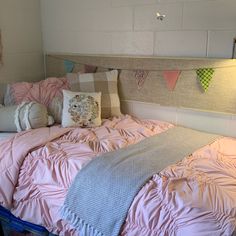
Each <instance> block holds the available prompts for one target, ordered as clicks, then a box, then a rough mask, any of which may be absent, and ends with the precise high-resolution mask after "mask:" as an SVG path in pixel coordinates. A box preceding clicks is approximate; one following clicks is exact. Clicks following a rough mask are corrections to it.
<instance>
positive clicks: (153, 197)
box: [0, 116, 236, 236]
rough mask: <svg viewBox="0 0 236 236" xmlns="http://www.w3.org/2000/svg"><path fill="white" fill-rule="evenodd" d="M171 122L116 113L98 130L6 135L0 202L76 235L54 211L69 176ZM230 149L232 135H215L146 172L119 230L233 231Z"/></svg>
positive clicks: (125, 234) (235, 166)
mask: <svg viewBox="0 0 236 236" xmlns="http://www.w3.org/2000/svg"><path fill="white" fill-rule="evenodd" d="M172 127H173V125H171V124H169V123H166V122H160V121H154V120H139V119H135V118H133V117H130V116H122V117H120V118H113V119H110V120H104V121H103V124H102V126H100V127H97V128H91V129H83V128H74V129H72V128H71V129H62V128H60V127H52V128H41V129H38V130H34V131H27V132H24V133H20V134H17V135H16V137H15V138H14V139H12V140H11V141H9V140H7V141H6V140H5V141H2V142H0V150H4V151H5V155H1V152H0V167H1V170H2V171H1V172H0V203H1V205H2V206H3V207H5V208H7V209H9V210H10V211H11V212H12V213H13V214H14V215H15V216H17V217H19V218H20V219H22V220H24V221H27V222H31V223H34V224H37V225H41V226H44V227H45V228H46V229H47V230H48V231H49V232H52V233H54V234H57V235H61V236H62V235H63V236H64V235H65V236H66V235H72V236H74V235H79V233H78V232H77V231H76V229H74V228H73V227H72V226H71V225H70V224H69V223H68V222H66V221H64V220H63V219H62V217H61V214H60V209H61V207H62V205H63V203H64V200H65V197H66V194H67V192H68V189H69V187H70V186H71V184H72V182H73V179H74V177H75V176H76V174H77V173H78V172H79V171H80V170H81V169H82V168H83V167H84V166H85V165H87V164H88V163H89V162H90V161H92V160H93V159H94V158H96V157H97V156H99V155H102V154H103V153H105V152H110V151H115V150H117V149H120V148H124V147H127V146H128V145H131V144H135V143H138V142H140V141H141V140H143V139H145V138H146V137H150V136H153V135H156V134H160V133H162V132H165V131H166V130H168V129H170V128H172ZM235 147H236V140H235V139H233V138H228V137H222V138H220V139H217V140H216V141H215V142H213V143H210V144H209V145H206V146H205V147H202V148H201V149H199V150H196V151H195V152H194V153H192V155H190V156H188V157H183V160H182V161H181V162H179V163H177V164H175V163H173V165H170V166H168V167H167V168H165V169H164V170H162V171H161V172H160V173H156V174H155V175H153V177H152V178H151V179H150V180H149V181H148V182H147V183H146V184H145V185H144V186H143V188H142V189H141V190H140V191H139V193H138V194H137V196H136V197H135V199H134V201H133V203H132V205H131V207H130V209H129V211H128V213H127V218H126V221H125V223H124V225H123V227H122V229H121V235H122V236H134V235H145V236H154V235H163V236H164V235H181V236H182V235H232V234H233V233H234V232H235V228H236V184H235V179H236V149H235ZM6 166H7V167H8V168H7V170H8V172H7V173H5V172H4V170H5V169H4V167H6ZM9 176H10V178H9ZM114 207H115V206H114Z"/></svg>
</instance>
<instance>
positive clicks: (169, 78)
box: [163, 70, 181, 91]
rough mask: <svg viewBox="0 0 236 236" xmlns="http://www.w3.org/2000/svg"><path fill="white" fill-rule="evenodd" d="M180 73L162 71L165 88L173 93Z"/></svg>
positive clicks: (177, 71)
mask: <svg viewBox="0 0 236 236" xmlns="http://www.w3.org/2000/svg"><path fill="white" fill-rule="evenodd" d="M180 72H181V71H180V70H170V71H169V70H166V71H163V77H164V79H165V81H166V86H167V88H168V89H169V90H170V91H173V90H174V89H175V85H176V83H177V80H178V79H179V75H180Z"/></svg>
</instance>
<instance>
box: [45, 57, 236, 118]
mask: <svg viewBox="0 0 236 236" xmlns="http://www.w3.org/2000/svg"><path fill="white" fill-rule="evenodd" d="M64 60H69V61H72V62H74V63H75V64H76V65H77V64H78V65H79V64H82V65H84V64H88V65H94V66H98V68H99V69H98V70H99V71H105V70H107V69H119V70H120V74H119V94H120V98H121V100H123V101H124V100H125V101H140V102H147V103H154V104H160V105H163V106H171V107H185V108H193V109H200V110H208V111H217V112H224V113H231V114H236V60H232V59H194V58H184V59H183V58H158V57H128V56H105V55H62V54H49V55H47V56H46V60H45V62H46V75H47V77H50V76H64V75H65V73H66V72H65V68H64ZM76 65H75V69H74V71H76ZM198 68H214V71H215V72H214V76H213V79H212V82H211V84H210V87H209V89H208V91H207V92H206V93H204V92H203V90H202V88H201V86H200V83H199V81H198V80H197V76H196V69H198ZM137 70H145V71H146V72H148V76H147V79H146V80H145V83H144V84H143V87H142V88H140V89H138V88H137V81H136V78H135V73H136V71H137ZM164 70H181V74H180V78H179V80H178V82H177V85H176V88H175V89H174V91H169V90H168V89H167V87H166V83H165V80H164V79H163V71H164Z"/></svg>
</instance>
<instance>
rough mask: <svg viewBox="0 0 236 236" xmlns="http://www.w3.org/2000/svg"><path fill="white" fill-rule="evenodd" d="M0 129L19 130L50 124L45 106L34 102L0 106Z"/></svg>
mask: <svg viewBox="0 0 236 236" xmlns="http://www.w3.org/2000/svg"><path fill="white" fill-rule="evenodd" d="M0 121H1V122H0V131H3V132H16V131H18V132H20V131H23V130H28V129H36V128H40V127H45V126H48V125H52V124H53V123H54V121H53V118H52V117H50V116H48V114H47V108H46V107H45V106H44V105H42V104H39V103H36V102H23V103H21V104H20V105H15V106H6V107H4V106H2V107H0Z"/></svg>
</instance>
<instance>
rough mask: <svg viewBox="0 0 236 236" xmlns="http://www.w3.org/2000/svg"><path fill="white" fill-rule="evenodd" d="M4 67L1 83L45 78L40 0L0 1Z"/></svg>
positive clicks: (1, 73) (0, 69) (0, 67)
mask: <svg viewBox="0 0 236 236" xmlns="http://www.w3.org/2000/svg"><path fill="white" fill-rule="evenodd" d="M0 29H1V31H2V43H3V63H4V64H3V66H0V82H6V83H10V82H13V81H33V80H39V79H42V78H43V77H44V67H43V51H42V33H41V15H40V0H0Z"/></svg>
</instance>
